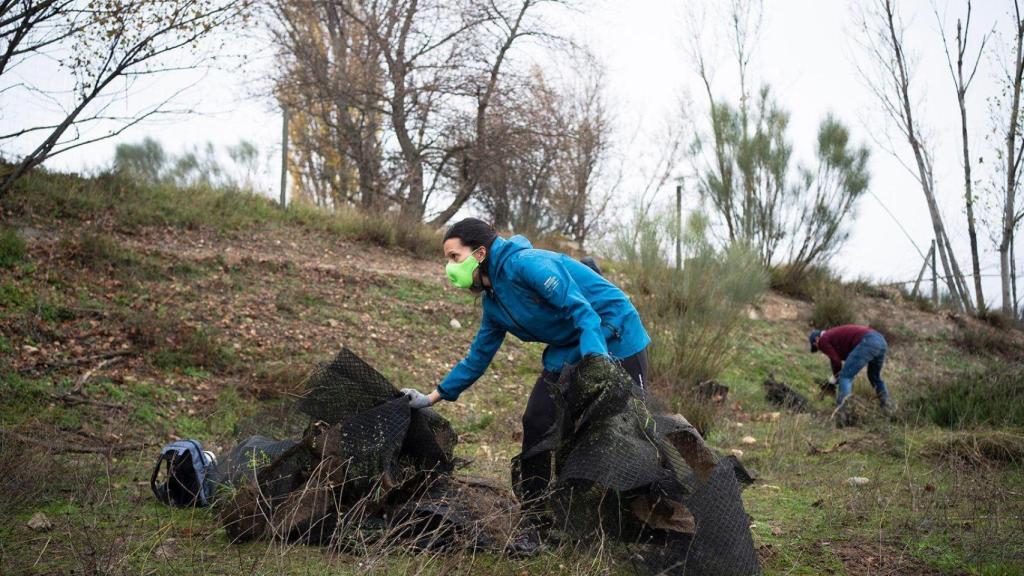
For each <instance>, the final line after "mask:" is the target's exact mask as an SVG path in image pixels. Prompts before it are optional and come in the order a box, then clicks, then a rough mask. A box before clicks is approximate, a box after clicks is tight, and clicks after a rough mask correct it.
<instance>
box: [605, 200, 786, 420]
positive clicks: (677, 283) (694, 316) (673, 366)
mask: <svg viewBox="0 0 1024 576" xmlns="http://www.w3.org/2000/svg"><path fill="white" fill-rule="evenodd" d="M704 225H705V222H704V221H702V220H701V219H700V218H699V217H698V219H696V220H691V222H690V223H689V224H688V232H687V238H686V249H687V254H688V256H689V257H688V258H686V260H685V262H684V265H683V267H682V270H677V269H676V268H675V267H674V266H670V265H669V263H668V261H667V259H666V258H665V257H664V256H663V254H662V252H661V251H660V249H659V247H660V244H661V240H662V239H663V238H664V237H665V235H666V233H665V228H664V227H663V226H662V225H661V224H660V223H658V222H643V223H641V225H640V226H641V227H640V229H639V230H638V231H637V232H636V234H635V235H633V236H634V237H635V238H637V241H636V242H635V243H630V242H622V239H623V238H624V237H625V236H620V238H619V240H620V243H619V246H618V251H619V257H620V258H621V259H622V260H624V264H623V268H624V272H625V273H626V275H627V276H628V280H629V283H630V286H631V287H632V294H633V302H634V303H635V305H636V306H637V308H638V310H639V312H640V315H641V317H642V318H643V321H644V324H645V325H646V326H647V329H648V332H649V333H650V334H651V338H652V339H653V343H652V345H651V349H650V361H651V369H652V372H653V375H652V376H653V379H654V380H655V381H656V382H658V383H659V387H661V388H664V389H666V390H668V391H670V392H671V393H672V394H673V395H674V396H675V398H674V399H673V402H674V404H676V406H679V407H680V410H681V411H682V412H683V414H684V416H686V417H687V419H690V420H691V423H693V424H694V425H695V426H697V425H698V423H700V426H698V428H700V429H702V430H705V431H709V430H710V429H711V426H712V422H713V420H714V419H715V418H716V417H717V410H716V409H714V408H713V407H706V406H704V405H703V404H702V403H701V402H697V401H695V400H694V399H695V397H696V395H695V389H696V386H697V384H699V383H700V382H704V381H707V380H713V379H715V378H716V377H717V376H718V375H719V374H720V373H721V371H722V369H723V368H724V367H725V366H726V365H727V364H728V363H729V361H730V360H731V359H732V352H733V351H734V350H735V346H736V343H737V342H738V341H739V340H740V338H741V337H742V334H741V327H742V325H743V323H744V322H745V321H746V318H747V311H748V309H749V307H750V306H751V305H753V304H754V303H756V302H757V300H758V299H759V298H760V297H761V295H762V294H763V293H764V290H765V289H766V287H767V284H768V279H767V275H766V273H765V271H764V268H763V267H762V266H761V264H760V261H759V259H758V257H757V255H756V254H754V253H753V252H752V251H751V250H749V249H748V248H747V247H746V246H744V245H741V244H734V245H732V246H730V247H729V248H728V249H726V250H724V251H718V250H715V249H713V248H712V247H711V245H710V243H709V242H707V240H706V236H705V234H704Z"/></svg>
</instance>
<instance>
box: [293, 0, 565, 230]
mask: <svg viewBox="0 0 1024 576" xmlns="http://www.w3.org/2000/svg"><path fill="white" fill-rule="evenodd" d="M561 1H562V0H493V1H490V2H474V1H472V0H331V1H328V2H320V1H312V0H300V1H299V2H285V1H283V0H281V1H280V2H278V4H277V8H276V12H277V15H278V20H279V21H280V24H279V26H278V28H279V30H278V33H277V38H278V42H279V44H281V46H282V52H283V53H284V54H286V55H287V56H288V58H287V60H288V62H287V63H286V66H285V69H284V70H283V71H282V74H281V80H280V81H279V83H278V86H279V92H280V94H281V95H280V96H279V97H281V98H282V99H292V100H295V101H297V102H300V103H303V104H304V112H305V113H307V114H309V113H311V112H310V111H314V112H315V114H316V118H315V123H313V124H310V125H309V130H308V132H309V133H311V134H314V133H315V134H316V135H317V138H318V139H321V140H323V142H322V143H321V144H319V145H318V144H315V143H314V142H313V140H310V145H311V146H312V147H314V148H319V149H320V150H321V152H322V153H321V154H320V156H321V160H324V159H325V158H327V157H332V156H338V155H339V154H341V155H344V156H345V157H347V158H348V159H349V160H350V161H351V163H352V165H353V166H354V171H355V175H356V176H357V178H358V187H359V198H360V201H361V203H362V204H363V205H364V206H370V205H373V206H374V207H375V209H377V210H382V209H387V208H389V207H394V208H396V209H397V211H399V212H400V213H401V216H402V217H403V218H405V219H408V220H411V221H419V220H422V219H423V218H424V216H426V211H427V208H428V206H440V209H439V210H438V211H437V213H435V214H432V215H431V218H430V220H431V223H432V224H434V225H440V224H442V223H444V222H446V221H447V220H448V219H450V218H451V217H452V216H453V215H454V214H455V213H456V212H457V211H458V210H459V209H460V208H461V207H462V206H463V205H464V204H465V203H466V202H467V201H468V200H469V199H470V198H471V197H472V195H473V194H474V192H475V191H476V189H477V187H478V185H479V183H480V181H481V177H482V165H483V163H484V157H485V155H486V150H487V149H488V146H489V144H488V139H489V138H490V136H491V132H492V131H491V130H490V126H489V122H490V121H491V119H492V115H491V114H490V110H491V107H492V106H493V104H494V101H495V99H496V97H497V91H498V86H499V85H503V83H505V84H508V82H506V80H507V78H506V77H509V76H510V74H509V72H508V67H509V57H510V53H511V51H512V49H513V47H514V46H516V45H517V44H519V43H521V42H522V40H523V39H524V38H527V37H535V38H548V37H549V36H548V35H547V34H546V33H545V32H544V26H543V22H542V20H541V18H540V14H539V9H540V7H541V6H542V5H545V4H558V3H561ZM506 88H507V86H506ZM334 163H335V164H338V162H336V161H335V162H334ZM306 164H310V163H309V162H306ZM325 166H327V163H324V162H320V163H319V164H317V163H313V164H311V165H310V167H309V168H308V169H310V170H316V169H323V168H324V167H325ZM296 169H299V168H296ZM327 175H328V176H330V177H334V175H333V174H327ZM345 184H346V182H345V180H344V179H340V180H338V185H339V186H343V185H345ZM337 195H338V196H339V198H341V199H342V201H348V200H349V198H348V197H349V196H350V195H349V194H347V193H341V194H337Z"/></svg>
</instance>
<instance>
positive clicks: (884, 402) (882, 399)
mask: <svg viewBox="0 0 1024 576" xmlns="http://www.w3.org/2000/svg"><path fill="white" fill-rule="evenodd" d="M878 408H879V409H880V410H881V411H882V415H883V416H885V417H886V418H888V419H890V420H891V419H892V417H893V409H892V404H890V403H889V395H888V394H886V395H880V396H879V397H878Z"/></svg>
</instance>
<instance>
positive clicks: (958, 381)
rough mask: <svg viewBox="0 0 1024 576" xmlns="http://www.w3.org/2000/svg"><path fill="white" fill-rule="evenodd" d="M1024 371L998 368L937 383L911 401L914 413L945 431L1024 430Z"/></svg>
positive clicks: (1013, 367)
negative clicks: (1020, 400) (950, 429)
mask: <svg viewBox="0 0 1024 576" xmlns="http://www.w3.org/2000/svg"><path fill="white" fill-rule="evenodd" d="M1022 395H1024V370H1022V369H1021V367H1020V366H1019V365H1018V366H998V367H994V368H989V369H986V370H981V371H976V372H970V373H967V374H963V375H961V376H959V377H956V378H955V379H954V380H953V381H950V382H937V383H935V384H933V385H932V386H930V387H928V388H926V389H925V390H924V391H923V393H921V394H920V395H918V396H917V397H916V398H912V399H911V401H910V410H911V412H912V413H915V412H916V413H917V414H919V415H921V416H923V417H924V418H925V419H927V420H929V421H931V422H933V423H935V424H937V425H939V426H943V427H945V428H952V429H961V428H975V427H978V426H991V427H1017V428H1021V427H1024V402H1019V401H1017V400H1016V399H1019V398H1021V396H1022Z"/></svg>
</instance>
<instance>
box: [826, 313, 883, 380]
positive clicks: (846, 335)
mask: <svg viewBox="0 0 1024 576" xmlns="http://www.w3.org/2000/svg"><path fill="white" fill-rule="evenodd" d="M868 332H874V330H872V329H871V328H868V327H867V326H857V325H856V324H847V325H846V326H836V327H835V328H829V329H828V330H825V331H824V332H822V333H821V336H819V337H818V350H820V351H821V353H822V354H824V355H825V356H828V359H829V361H831V362H832V373H833V374H836V375H838V374H839V371H840V370H842V369H843V361H844V360H846V357H847V356H849V355H850V352H852V351H853V349H854V348H856V347H857V344H860V341H861V340H862V339H863V338H864V336H865V335H866V334H867V333H868Z"/></svg>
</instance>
